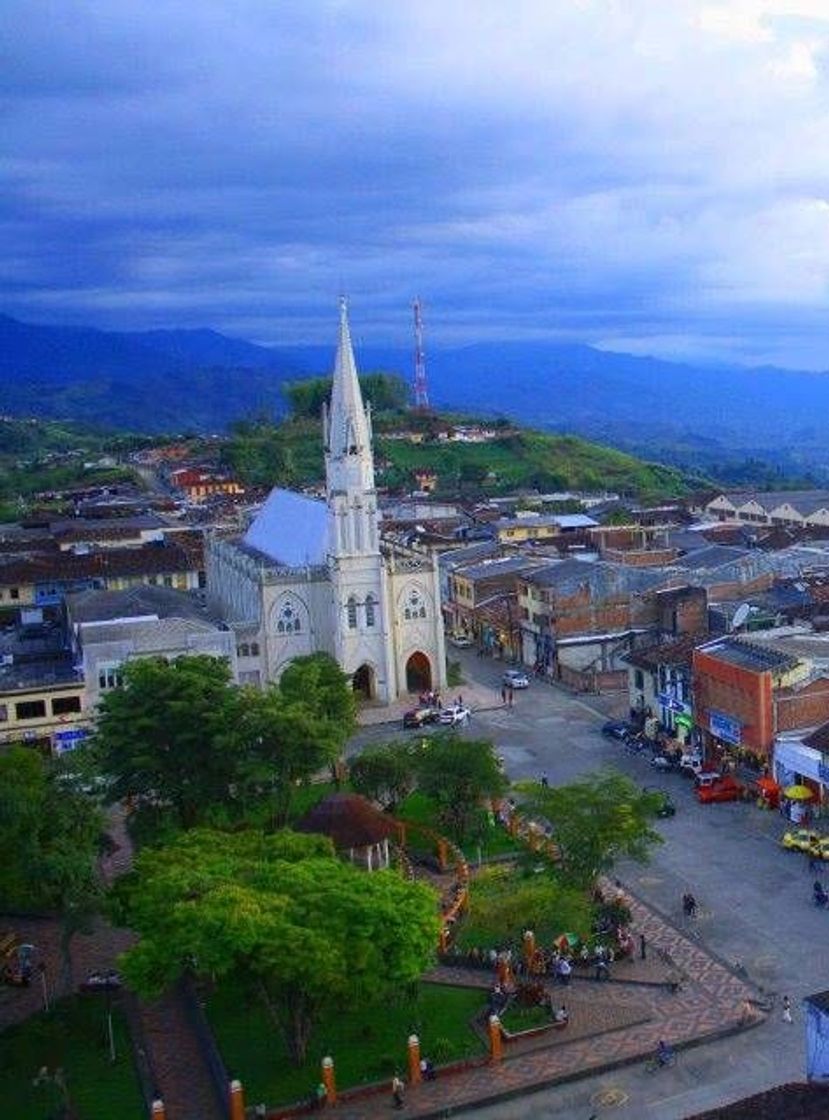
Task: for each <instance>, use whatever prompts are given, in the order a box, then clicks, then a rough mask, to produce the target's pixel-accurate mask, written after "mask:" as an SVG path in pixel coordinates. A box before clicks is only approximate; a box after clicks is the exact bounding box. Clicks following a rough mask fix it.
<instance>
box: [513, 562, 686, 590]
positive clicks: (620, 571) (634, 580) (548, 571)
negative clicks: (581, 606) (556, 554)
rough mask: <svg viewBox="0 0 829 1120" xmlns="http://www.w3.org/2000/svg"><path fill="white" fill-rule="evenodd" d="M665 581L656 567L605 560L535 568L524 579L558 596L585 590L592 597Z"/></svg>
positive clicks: (647, 587) (663, 574) (647, 586)
mask: <svg viewBox="0 0 829 1120" xmlns="http://www.w3.org/2000/svg"><path fill="white" fill-rule="evenodd" d="M668 578H669V576H668V574H666V573H665V571H664V570H662V569H658V568H656V569H655V568H636V567H633V566H632V565H629V564H613V563H611V562H610V561H607V560H599V561H596V562H595V563H589V562H585V561H584V560H574V559H569V560H561V561H558V562H556V561H553V562H552V563H549V564H545V565H544V567H541V568H536V569H535V570H534V571H532V572H530V573H529V574H528V575H526V576H525V577H524V579H525V581H526V582H527V583H530V584H532V585H533V586H535V587H544V588H548V589H551V590H554V591H555V592H556V593H557V594H559V595H575V594H576V593H577V592H578V591H579V589H580V588H584V587H586V588H588V589H589V590H590V592H591V594H592V595H593V596H599V597H602V596H612V595H627V594H641V593H642V592H645V591H650V590H651V589H656V588H657V587H658V586H659V585H660V584H664V583H665V582H666V581H667V579H668Z"/></svg>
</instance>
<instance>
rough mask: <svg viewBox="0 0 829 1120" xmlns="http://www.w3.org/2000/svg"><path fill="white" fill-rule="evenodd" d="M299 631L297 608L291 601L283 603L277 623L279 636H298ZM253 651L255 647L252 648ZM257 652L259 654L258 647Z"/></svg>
mask: <svg viewBox="0 0 829 1120" xmlns="http://www.w3.org/2000/svg"><path fill="white" fill-rule="evenodd" d="M299 630H300V624H299V613H298V612H297V609H296V607H294V606H292V605H291V603H290V601H288V602H285V603H283V605H282V608H281V609H280V611H279V616H278V619H277V623H276V632H277V633H278V634H296V633H298V632H299ZM252 651H253V646H251V652H252ZM256 652H257V653H258V652H259V650H258V647H257V651H256Z"/></svg>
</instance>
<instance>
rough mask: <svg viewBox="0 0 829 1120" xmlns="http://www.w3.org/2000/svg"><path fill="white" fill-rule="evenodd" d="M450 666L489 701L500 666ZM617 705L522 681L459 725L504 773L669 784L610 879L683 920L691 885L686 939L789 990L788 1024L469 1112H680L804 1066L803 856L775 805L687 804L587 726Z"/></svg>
mask: <svg viewBox="0 0 829 1120" xmlns="http://www.w3.org/2000/svg"><path fill="white" fill-rule="evenodd" d="M463 663H464V672H465V674H466V676H467V680H468V683H467V684H466V685H464V686H463V692H464V698H465V699H466V698H467V697H469V698H470V699H471V697H472V695H473V693H474V695H475V696H476V697H477V696H481V697H486V698H488V703H490V704H495V703H497V690H498V686H499V681H500V675H501V672H502V671H503V666H502V665H501V664H499V663H493V662H490V661H480V660H478V659H477V658H475V657H474V656H469V657H467V656H464V658H463ZM472 706H473V708H475V704H474V702H473V704H472ZM623 706H624V705H623V702H622V701H620V700H619V699H618V698H617V699H616V700H615V701H614V700H613V699H612V698H609V697H596V696H582V697H576V696H571V695H569V694H567V693H565V692H563V691H561V690H559V689H557V688H553V687H551V686H549V685H546V684H542V683H536V682H533V684H532V685H531V687H530V689H529V690H527V691H526V692H521V693H516V694H515V706H514V708H513V709H512V710H509V709H504V708H501V707H500V706H499V707H496V708H494V709H492V710H488V711H487V710H483V711H480V710H479V711H476V712H475V714H474V716H473V721H472V725H471V727H470V729H469V731H468V732H467V734H469V735H473V736H482V737H491V738H492V739H493V740H494V741H495V743H496V744H497V746H498V750H499V752H500V753H501V754H502V755H503V756H504V758H505V761H506V764H507V769H508V771H509V774H510V777H512V778H520V777H537V776H538V775H539V774H540V773H541V772H542V771H546V773H547V774H548V775H549V777H550V780H551V781H552V782H562V781H568V780H571V779H573V778H576V777H578V776H579V775H581V774H584V773H587V772H590V771H592V770H595V769H597V768H599V767H600V766H602V765H605V764H614V765H616V766H618V767H619V768H620V769H621V770H623V771H624V772H626V773H627V774H629V775H630V776H631V777H634V778H635V779H636V780H637V781H640V782H641V783H642V784H643V785H644V784H647V785H652V786H659V787H664V788H665V789H668V790H670V791H671V793H672V794H673V796H674V799H675V801H676V803H677V807H678V811H677V815H676V817H675V818H673V819H672V820H667V821H664V822H660V824H659V830H660V832H661V833H662V835H663V837H664V839H665V843H664V845H663V846H662V847H661V848H660V849H659V850H658V851H657V852H656V854H655V856H654V859H653V860H652V862H651V863H650V864H649V865H647V866H644V867H642V866H640V865H638V864H633V865H630V866H623V867H621V868H620V869H619V875H620V877H621V878H622V879H623V880H625V881H626V882H627V883H628V884H629V885H630V886H631V888H632V889H633V890H635V891H636V892H637V893H638V894H639V895H640V896H641V897H642V898H643V899H644V900H645V901H646V902H648V903H649V904H650V905H652V906H654V907H656V908H657V909H659V910H660V911H661V912H662V913H663V914H664V915H665V916H666V917H668V918H669V919H670V920H671V921H673V922H675V923H676V924H677V925H678V926H680V927H683V928H684V927H685V922H684V919H683V917H682V914H681V907H680V898H681V895H682V893H683V891H684V890H686V889H690V890H692V891H693V893H694V894H695V895H696V897H697V899H698V901H699V904H700V913H699V915H698V917H697V918H696V920H695V923H694V927H693V929H694V931H695V936H698V937H699V938H700V939H701V940H702V941H703V943H704V944H705V945H706V946H707V947H708V948H709V949H710V950H712V951H713V952H714V953H715V954H718V955H719V956H720V957H721V958H723V959H724V960H725V961H728V962H734V961H740V962H741V963H742V964H743V965H744V966H745V968H746V969H747V971H748V974H749V977H750V978H751V979H752V980H753V981H754V982H755V983H757V984H760V985H762V986H763V987H765V988H767V989H769V990H771V991H775V992H777V993H779V994H780V995H781V996H782V995H783V994H787V995H789V996H790V998H791V999H792V1003H793V1006H794V1008H795V1023H794V1025H793V1026H789V1025H787V1024H784V1023H783V1022H782V1019H781V1017H780V1014H779V1012H777V1011H775V1012H774V1013H773V1014H772V1015H771V1016H770V1017H769V1019H768V1021H767V1022H766V1023H765V1024H764V1025H762V1026H760V1027H758V1028H756V1029H755V1030H751V1031H747V1032H745V1033H743V1034H740V1035H737V1036H736V1037H732V1038H728V1039H725V1040H723V1041H720V1042H716V1043H710V1044H707V1045H704V1046H700V1047H698V1048H695V1049H693V1050H690V1051H686V1052H684V1053H683V1054H682V1055H681V1058H680V1061H679V1063H678V1065H677V1067H676V1068H675V1069H672V1070H666V1071H661V1072H660V1073H659V1074H658V1075H657V1076H651V1075H649V1074H647V1073H645V1072H644V1071H643V1069H642V1067H641V1066H633V1067H630V1068H627V1069H622V1070H618V1071H616V1072H614V1073H612V1074H608V1075H604V1076H599V1077H595V1078H589V1079H584V1080H581V1081H578V1082H575V1083H573V1084H571V1085H567V1086H562V1087H559V1088H556V1089H553V1090H549V1091H544V1092H541V1093H538V1094H536V1095H535V1096H533V1097H524V1098H521V1099H518V1100H515V1101H513V1102H509V1103H506V1104H501V1105H496V1106H492V1107H489V1108H481V1109H479V1110H476V1113H475V1115H476V1116H478V1117H481V1118H483V1120H519V1118H522V1120H523V1118H524V1117H530V1116H532V1117H536V1116H537V1117H547V1116H549V1117H553V1116H554V1117H556V1118H557V1120H587V1118H588V1117H589V1116H591V1114H592V1113H594V1112H595V1113H597V1114H599V1115H602V1114H605V1113H607V1114H612V1115H613V1116H615V1117H618V1118H619V1120H634V1118H636V1120H657V1118H658V1120H681V1118H684V1117H687V1116H689V1115H692V1114H693V1113H695V1112H699V1111H702V1110H703V1109H705V1108H710V1107H712V1106H714V1105H715V1104H718V1103H723V1102H725V1101H728V1100H733V1099H737V1098H739V1097H741V1096H744V1095H747V1094H749V1093H751V1092H756V1091H758V1090H760V1089H763V1088H766V1087H768V1086H770V1085H774V1084H777V1083H779V1082H783V1081H790V1080H800V1079H802V1078H803V1076H804V1032H803V1018H802V1013H801V1011H800V1007H799V1001H800V999H801V998H802V997H803V996H804V995H807V994H809V993H811V992H815V991H819V990H821V989H823V988H826V987H829V936H827V935H829V914H827V913H826V912H823V911H819V910H817V909H815V908H814V907H813V905H812V903H811V898H810V895H811V889H810V888H811V881H812V878H813V876H810V875H809V874H808V871H807V868H806V861H805V859H802V858H801V857H799V856H796V855H792V854H789V853H785V852H783V851H782V850H781V849H780V848H779V847H778V846H777V843H776V841H777V839H778V837H779V836H780V834H781V833H782V831H783V822H782V821H781V819H780V817H779V816H778V815H777V814H776V813H763V812H761V811H760V810H758V809H756V808H755V807H754V806H749V805H743V804H723V805H706V806H701V805H699V804H697V802H696V800H695V799H694V797H693V795H692V786H691V783H690V781H688V780H686V779H685V778H683V777H681V776H679V775H676V774H669V775H657V774H656V773H655V772H654V771H653V770H652V769H651V768H650V766H649V765H648V762H647V759H646V757H644V756H633V757H632V756H630V755H628V754H626V753H625V751H624V750H623V749H622V748H621V747H620V746H619V745H617V744H615V743H613V742H610V741H608V740H606V739H604V738H603V737H602V736H601V735H600V734H599V727H600V725H601V721H602V719H603V718H605V716H606V715H607V714H618V713H620V711H621V709H622V708H623ZM398 727H399V725H394V726H385V727H372V728H370V729H366V730H364V731H363V732H361V734H360V736H358V739H357V742H358V743H360V744H362V743H366V742H371V741H375V742H376V741H384V740H388V739H389V738H391V737H396V736H398V735H400V734H401V732H400V731H399V730H398ZM406 734H412V733H411V732H407V733H406ZM826 878H827V879H829V867H827V873H826ZM623 1098H626V1101H625V1103H619V1104H614V1105H613V1106H612V1107H611V1105H610V1101H611V1100H614V1101H619V1102H621V1101H622V1099H623ZM603 1102H606V1103H603Z"/></svg>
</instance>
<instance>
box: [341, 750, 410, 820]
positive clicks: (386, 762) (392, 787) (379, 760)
mask: <svg viewBox="0 0 829 1120" xmlns="http://www.w3.org/2000/svg"><path fill="white" fill-rule="evenodd" d="M349 778H350V780H351V786H352V788H353V789H354V790H355V791H356V792H357V793H361V794H363V796H364V797H369V798H371V800H372V801H377V802H379V804H381V805H382V806H383V808H384V809H387V810H388V811H389V812H391V813H393V812H394V811H395V809H396V808H397V806H398V805H399V804H400V802H401V801H402V800H403V799H404V798H405V797H408V795H409V794H410V793H411V792H412V790H413V789H414V787H415V780H416V779H415V764H414V758H413V756H412V752H411V750H409V749H408V748H407V747H405V746H401V745H400V743H387V744H386V745H385V746H379V747H374V748H373V749H372V750H365V751H363V752H362V754H360V755H359V756H358V757H357V758H355V759H354V761H353V762H352V763H351V765H350V766H349Z"/></svg>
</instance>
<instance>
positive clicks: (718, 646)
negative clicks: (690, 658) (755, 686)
mask: <svg viewBox="0 0 829 1120" xmlns="http://www.w3.org/2000/svg"><path fill="white" fill-rule="evenodd" d="M700 653H706V654H708V655H709V656H711V657H716V658H717V659H718V660H719V661H727V662H728V663H729V664H731V665H737V666H739V667H740V668H741V669H750V670H751V671H752V672H754V673H765V672H775V671H782V670H785V669H793V668H794V667H795V665H797V662H798V658H796V657H793V656H792V655H791V654H790V653H783V652H781V651H780V650H777V649H770V648H768V647H766V646H762V645H756V644H755V643H754V642H745V641H741V640H740V639H738V638H720V639H718V640H717V641H714V642H709V643H707V644H706V645H704V646H701V647H700Z"/></svg>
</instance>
